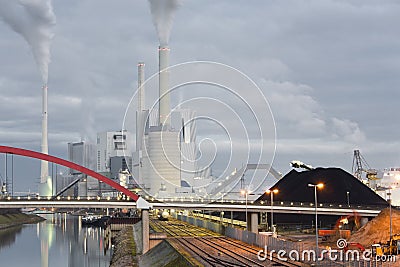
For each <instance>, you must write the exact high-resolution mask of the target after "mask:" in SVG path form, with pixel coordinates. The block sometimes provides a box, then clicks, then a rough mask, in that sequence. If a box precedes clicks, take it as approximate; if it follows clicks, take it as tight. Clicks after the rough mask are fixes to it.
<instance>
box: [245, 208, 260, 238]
mask: <svg viewBox="0 0 400 267" xmlns="http://www.w3.org/2000/svg"><path fill="white" fill-rule="evenodd" d="M247 229H248V230H249V231H250V232H253V233H258V213H257V212H253V213H250V214H249V215H248V218H247Z"/></svg>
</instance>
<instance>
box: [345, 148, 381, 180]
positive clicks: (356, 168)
mask: <svg viewBox="0 0 400 267" xmlns="http://www.w3.org/2000/svg"><path fill="white" fill-rule="evenodd" d="M352 172H353V174H354V176H355V177H356V178H358V179H359V180H362V173H363V172H365V173H366V176H365V178H367V179H368V184H369V185H370V180H378V179H379V178H378V177H377V174H378V171H377V170H376V169H372V168H371V167H370V166H369V165H368V163H367V161H366V160H365V158H364V157H363V156H362V155H361V153H360V150H358V149H356V150H354V156H353V167H352Z"/></svg>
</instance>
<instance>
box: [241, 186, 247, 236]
mask: <svg viewBox="0 0 400 267" xmlns="http://www.w3.org/2000/svg"><path fill="white" fill-rule="evenodd" d="M240 194H242V195H244V196H245V199H246V231H247V197H248V195H249V191H248V190H241V191H240Z"/></svg>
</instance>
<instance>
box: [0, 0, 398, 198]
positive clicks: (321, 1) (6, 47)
mask: <svg viewBox="0 0 400 267" xmlns="http://www.w3.org/2000/svg"><path fill="white" fill-rule="evenodd" d="M53 6H54V13H55V15H56V17H57V25H56V27H55V37H54V39H53V42H52V46H51V52H52V56H51V64H50V67H49V152H50V154H52V155H56V156H60V157H63V158H67V143H68V142H74V141H80V140H81V139H84V140H95V136H96V132H100V131H107V130H118V129H121V125H122V122H123V118H124V113H125V109H126V107H127V105H128V103H129V99H130V98H131V96H132V94H133V93H134V91H135V87H136V83H137V74H136V72H137V70H136V65H137V62H138V61H144V62H145V63H146V74H147V75H148V76H150V74H153V73H154V72H156V71H157V64H158V62H157V61H158V56H157V46H158V40H157V35H156V31H155V29H154V26H153V24H152V20H151V15H150V9H149V5H148V2H147V1H145V0H117V1H106V0H69V1H61V0H54V1H53ZM398 14H400V3H399V2H398V1H395V0H393V1H390V0H386V1H378V0H376V1H369V0H353V1H350V0H349V1H344V0H343V1H342V0H336V1H334V0H330V1H328V0H315V1H312V0H307V1H300V0H298V1H285V0H279V1H277V0H275V1H273V0H252V1H246V0H235V1H232V0H218V1H215V0H212V1H211V0H202V1H195V0H186V1H184V2H183V5H182V6H181V8H180V9H179V10H178V12H177V13H176V16H175V20H174V25H173V28H172V31H171V37H170V44H169V45H170V47H171V64H176V63H182V62H187V61H193V60H207V61H216V62H220V63H223V64H227V65H230V66H232V67H234V68H237V69H239V70H240V71H242V72H244V73H245V74H246V75H248V76H249V77H250V78H251V79H252V80H253V81H254V82H255V83H256V84H257V85H258V86H259V87H260V88H261V90H262V92H263V93H264V94H265V97H266V98H267V100H268V101H269V104H270V106H271V109H272V112H273V115H274V118H275V123H276V134H277V136H276V137H277V146H276V154H275V160H274V163H273V164H274V166H275V167H276V169H278V170H279V171H281V172H283V173H286V172H287V171H288V170H289V169H290V167H289V162H290V161H291V160H295V159H298V160H302V161H304V162H306V163H308V164H311V165H313V166H324V167H329V166H338V167H341V168H343V169H345V170H348V171H350V170H351V167H352V156H353V150H354V149H356V148H357V149H360V150H361V153H362V154H363V155H364V157H365V158H366V159H367V161H368V163H369V164H370V166H371V167H374V168H387V167H396V166H397V167H398V166H400V142H399V139H398V136H399V135H400V126H398V123H399V118H398V114H399V112H398V109H399V106H398V101H399V99H400V97H399V96H400V93H399V88H400V75H399V73H398V72H399V70H400V34H399V33H400V31H399V27H398V25H400V16H399V15H398ZM0 34H1V38H0V58H1V64H0V99H1V100H0V140H1V141H0V142H1V144H3V145H10V146H17V147H22V148H28V149H33V150H37V151H40V140H41V139H40V136H41V86H42V82H41V77H40V74H39V70H38V68H37V66H36V64H35V61H34V59H33V56H32V52H31V50H30V48H29V46H28V44H27V43H26V42H25V40H24V39H23V38H22V37H21V36H20V35H18V34H16V33H15V32H13V31H12V30H11V29H10V27H8V26H6V25H5V24H4V23H0ZM266 112H267V111H266ZM259 115H260V116H261V115H262V114H259ZM2 161H3V159H2ZM17 163H20V165H19V166H20V167H18V168H17V169H16V170H15V179H16V182H15V183H16V186H17V188H16V189H15V191H23V190H27V189H28V188H32V189H33V190H34V189H35V187H34V186H33V184H34V181H37V178H36V177H39V173H40V172H39V166H40V164H39V162H38V161H22V160H17ZM1 165H4V163H2V164H1ZM238 167H240V166H238ZM1 168H3V167H1ZM1 172H2V175H3V176H4V172H3V170H2V169H1ZM28 176H33V177H34V178H32V177H31V178H29V177H28Z"/></svg>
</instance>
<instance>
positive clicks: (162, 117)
mask: <svg viewBox="0 0 400 267" xmlns="http://www.w3.org/2000/svg"><path fill="white" fill-rule="evenodd" d="M158 55H159V76H158V79H159V80H158V82H159V98H160V99H159V111H158V112H159V124H160V125H162V126H164V127H166V128H169V126H170V125H171V118H170V116H169V113H170V111H171V107H170V93H169V92H168V90H169V70H167V69H168V66H169V47H168V46H159V48H158Z"/></svg>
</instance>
